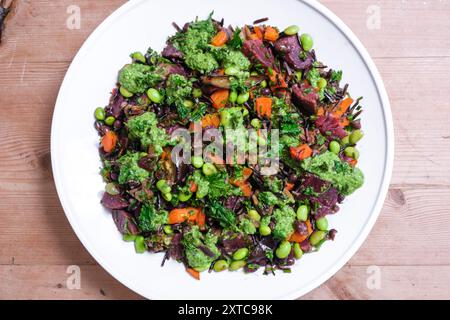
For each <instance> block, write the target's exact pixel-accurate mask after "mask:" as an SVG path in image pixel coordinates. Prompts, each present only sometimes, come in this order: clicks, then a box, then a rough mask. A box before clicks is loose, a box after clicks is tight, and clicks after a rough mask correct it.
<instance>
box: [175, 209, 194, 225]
mask: <svg viewBox="0 0 450 320" xmlns="http://www.w3.org/2000/svg"><path fill="white" fill-rule="evenodd" d="M199 211H200V210H199V209H196V208H178V209H173V210H172V211H170V213H169V219H168V222H169V224H178V223H183V222H185V221H186V220H189V221H195V219H196V218H197V215H198V213H199Z"/></svg>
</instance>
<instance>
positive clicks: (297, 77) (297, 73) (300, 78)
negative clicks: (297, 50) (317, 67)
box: [294, 71, 303, 82]
mask: <svg viewBox="0 0 450 320" xmlns="http://www.w3.org/2000/svg"><path fill="white" fill-rule="evenodd" d="M294 76H295V80H297V82H300V81H302V76H303V72H301V71H295V73H294Z"/></svg>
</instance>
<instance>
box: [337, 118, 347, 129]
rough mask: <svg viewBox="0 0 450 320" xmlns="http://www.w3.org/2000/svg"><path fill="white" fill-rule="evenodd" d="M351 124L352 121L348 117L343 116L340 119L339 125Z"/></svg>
mask: <svg viewBox="0 0 450 320" xmlns="http://www.w3.org/2000/svg"><path fill="white" fill-rule="evenodd" d="M349 124H350V121H349V120H348V119H347V118H341V119H339V125H340V126H341V127H346V126H348V125H349Z"/></svg>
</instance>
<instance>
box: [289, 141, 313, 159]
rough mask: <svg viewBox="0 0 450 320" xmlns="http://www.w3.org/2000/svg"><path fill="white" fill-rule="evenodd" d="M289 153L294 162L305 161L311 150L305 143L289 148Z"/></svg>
mask: <svg viewBox="0 0 450 320" xmlns="http://www.w3.org/2000/svg"><path fill="white" fill-rule="evenodd" d="M289 151H290V154H291V157H292V158H293V159H295V160H305V159H306V158H309V157H311V155H312V149H311V148H310V147H309V146H308V145H307V144H306V143H305V144H302V145H300V146H298V147H290V149H289Z"/></svg>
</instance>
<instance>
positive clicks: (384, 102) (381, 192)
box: [50, 0, 395, 299]
mask: <svg viewBox="0 0 450 320" xmlns="http://www.w3.org/2000/svg"><path fill="white" fill-rule="evenodd" d="M144 1H146V0H131V1H128V2H126V3H124V4H123V5H122V6H120V7H119V8H117V9H116V10H115V11H114V12H113V13H111V14H110V15H109V16H108V17H107V18H106V19H105V20H103V21H102V22H101V23H100V24H99V25H98V26H97V27H96V28H95V30H94V31H93V32H92V33H91V34H90V35H89V36H88V38H87V39H86V40H85V41H84V43H83V44H82V45H81V47H80V49H79V50H78V52H77V54H76V55H75V56H74V58H73V60H72V62H71V64H70V66H69V68H68V70H67V72H66V74H65V76H64V79H63V81H62V83H61V86H60V89H59V91H58V96H57V99H56V103H55V108H54V112H53V117H52V125H51V137H50V139H51V141H50V152H51V163H52V172H53V179H54V183H55V187H56V191H57V194H58V198H59V201H60V203H61V206H62V208H63V211H64V214H65V215H66V217H67V219H68V220H69V223H70V225H71V227H72V229H73V231H74V232H75V234H76V235H77V237H78V239H79V240H80V242H81V243H82V244H83V246H84V247H85V248H86V250H87V251H88V252H89V254H90V255H91V256H92V257H93V258H94V259H95V261H96V262H97V263H98V264H99V265H100V266H101V267H102V268H103V269H104V270H106V271H107V272H108V273H109V274H110V275H111V276H112V277H114V278H115V279H116V280H117V281H119V282H120V283H122V284H123V285H124V286H126V287H127V288H129V289H130V290H132V291H133V292H136V293H137V294H139V295H141V296H142V297H145V298H148V299H160V296H159V295H158V294H157V293H156V292H154V291H153V290H151V289H149V290H148V291H146V292H142V291H141V290H140V289H138V288H132V286H131V284H128V283H127V282H126V281H124V280H123V279H121V277H120V276H117V275H116V274H115V271H114V268H113V267H111V266H110V265H108V264H107V263H106V262H105V261H101V259H99V257H98V255H97V250H96V249H95V247H94V246H92V245H91V242H90V241H89V240H88V239H86V238H85V237H84V234H83V233H82V231H81V230H80V228H79V227H78V225H77V223H76V219H75V215H74V214H73V213H72V211H71V210H70V208H69V207H68V205H67V203H68V201H67V200H66V196H65V194H64V192H63V185H62V182H61V177H60V175H59V170H58V167H59V164H58V160H57V156H56V152H55V150H56V138H55V136H56V134H57V128H58V124H57V117H58V114H59V113H60V112H61V107H58V106H60V105H61V100H62V92H63V88H65V87H66V83H67V82H68V81H69V80H68V79H70V78H71V75H72V74H73V73H74V70H76V67H77V65H78V64H79V63H80V62H81V60H82V58H83V56H84V55H85V54H86V53H87V52H88V49H89V47H90V46H91V44H93V43H94V41H95V39H96V38H97V37H98V36H100V35H101V34H102V32H103V31H104V30H105V29H106V28H107V27H108V26H109V25H110V24H111V23H112V22H114V21H115V20H116V19H117V18H119V17H120V16H122V15H123V14H124V13H126V12H127V11H129V10H131V9H132V8H134V7H135V6H138V5H140V4H141V2H144ZM297 1H300V2H303V3H304V4H306V5H308V6H309V7H311V8H312V9H314V10H315V11H317V12H318V13H320V14H321V15H323V16H324V17H325V18H327V19H328V20H329V21H330V22H331V23H332V24H334V25H335V26H336V27H337V29H339V31H340V32H341V33H342V34H343V35H344V36H345V37H346V38H347V39H348V40H349V42H350V43H351V45H352V46H353V47H354V48H355V49H356V51H357V53H358V54H359V55H360V57H361V58H362V60H363V62H364V64H365V65H366V67H367V69H368V71H369V73H370V76H371V78H372V79H373V81H374V83H375V86H376V88H377V95H378V97H379V99H380V101H381V106H382V111H383V118H384V124H385V126H386V156H385V165H384V174H383V178H382V183H381V185H380V187H379V189H378V195H377V200H376V202H375V204H374V206H373V207H372V210H371V213H370V216H369V218H368V220H367V221H366V223H365V225H364V227H363V228H362V230H361V231H360V233H359V234H358V236H357V237H356V239H355V241H354V242H353V243H352V244H351V246H350V247H349V249H347V251H346V252H345V253H344V254H343V255H342V256H341V257H340V258H339V259H338V260H337V262H335V264H334V265H332V266H331V267H330V268H329V269H328V270H327V271H326V272H324V273H323V274H321V275H320V276H318V277H317V278H316V279H313V280H311V281H310V283H309V284H308V285H306V286H304V287H302V288H299V289H297V290H295V291H293V292H291V293H287V294H284V295H283V296H282V297H281V298H279V299H297V298H300V297H301V296H303V295H305V294H306V293H308V292H310V291H312V290H314V289H315V288H317V287H318V286H320V285H321V284H323V283H324V282H325V281H327V280H328V279H330V278H331V277H332V276H333V275H334V274H336V273H337V272H338V271H339V270H340V269H341V268H342V267H343V266H344V265H345V264H346V263H347V262H348V261H349V260H350V259H351V257H352V256H353V255H354V254H355V253H356V252H357V251H358V250H359V248H360V247H361V245H362V244H363V243H364V241H365V240H366V239H367V236H368V235H369V233H370V232H371V230H372V228H373V226H374V224H375V222H376V220H377V219H378V217H379V215H380V213H381V209H382V206H383V204H384V201H385V199H386V195H387V192H388V189H389V185H390V181H391V177H392V169H393V163H394V148H395V146H394V141H395V139H394V129H393V118H392V111H391V106H390V102H389V97H388V93H387V91H386V88H385V86H384V83H383V80H382V78H381V75H380V73H379V71H378V68H377V67H376V65H375V63H374V61H373V60H372V58H371V56H370V54H369V53H368V51H367V49H366V48H365V47H364V45H363V44H362V42H361V41H360V40H359V39H358V37H357V36H356V35H355V34H354V33H353V31H352V30H351V29H350V28H349V27H348V26H347V25H346V24H345V23H344V22H343V21H342V20H341V19H340V18H339V17H338V16H337V15H336V14H335V13H333V12H332V11H331V10H330V9H328V8H327V7H325V6H324V5H323V4H321V3H319V2H318V1H317V0H297Z"/></svg>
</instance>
